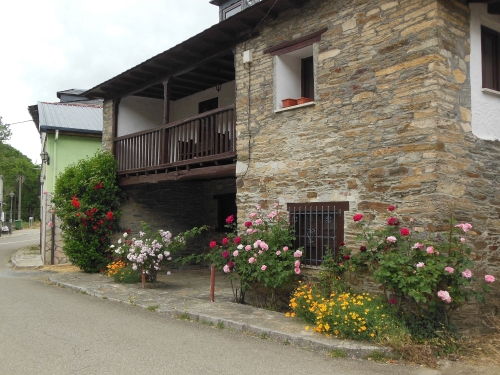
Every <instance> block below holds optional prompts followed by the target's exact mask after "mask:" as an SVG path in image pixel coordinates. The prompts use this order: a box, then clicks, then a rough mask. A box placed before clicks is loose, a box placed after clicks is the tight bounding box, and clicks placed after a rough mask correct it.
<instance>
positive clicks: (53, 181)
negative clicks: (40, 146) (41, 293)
mask: <svg viewBox="0 0 500 375" xmlns="http://www.w3.org/2000/svg"><path fill="white" fill-rule="evenodd" d="M58 138H59V130H56V136H55V137H54V163H53V164H54V167H53V174H52V189H53V190H54V191H53V192H52V193H54V192H55V191H56V173H57V139H58ZM52 197H54V194H52ZM50 204H51V206H52V202H50ZM51 219H52V228H51V232H52V245H51V249H50V264H54V258H55V254H54V253H55V250H56V215H55V214H54V213H52V217H51Z"/></svg>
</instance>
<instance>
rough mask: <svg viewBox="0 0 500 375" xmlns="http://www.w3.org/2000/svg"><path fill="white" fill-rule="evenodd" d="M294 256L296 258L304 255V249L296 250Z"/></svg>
mask: <svg viewBox="0 0 500 375" xmlns="http://www.w3.org/2000/svg"><path fill="white" fill-rule="evenodd" d="M293 256H294V257H295V258H300V257H301V256H302V251H300V250H295V252H294V253H293Z"/></svg>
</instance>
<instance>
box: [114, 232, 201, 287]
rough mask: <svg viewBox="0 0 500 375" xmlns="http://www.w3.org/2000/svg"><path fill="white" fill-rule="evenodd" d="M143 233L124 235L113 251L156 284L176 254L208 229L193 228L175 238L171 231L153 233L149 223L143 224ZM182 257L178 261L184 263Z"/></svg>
mask: <svg viewBox="0 0 500 375" xmlns="http://www.w3.org/2000/svg"><path fill="white" fill-rule="evenodd" d="M141 225H142V229H143V231H140V232H139V238H132V239H130V240H128V239H127V237H128V233H127V232H125V233H123V239H121V238H120V239H119V240H118V247H115V245H111V246H110V248H111V251H114V253H115V254H116V255H118V256H119V257H120V260H121V261H123V262H127V263H129V264H130V265H131V267H132V270H133V271H136V272H137V271H139V272H140V273H141V274H144V275H145V279H147V280H145V281H149V282H155V281H156V275H157V272H158V271H159V270H160V269H162V267H163V266H165V265H166V264H167V262H171V261H172V256H173V255H174V254H179V253H180V252H181V251H182V250H184V249H185V248H186V243H187V241H188V240H189V239H191V238H193V237H195V236H196V235H198V234H200V233H201V232H202V231H204V230H205V229H207V228H206V227H201V228H197V227H195V228H192V229H190V230H187V231H185V232H182V233H179V234H178V235H177V236H175V237H173V236H172V233H170V232H169V231H164V230H162V229H160V230H159V231H156V232H153V231H152V230H151V228H150V227H149V226H148V225H147V223H145V222H142V223H141ZM182 260H183V259H182V257H178V258H177V261H178V262H182Z"/></svg>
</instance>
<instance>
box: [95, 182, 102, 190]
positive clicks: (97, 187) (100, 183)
mask: <svg viewBox="0 0 500 375" xmlns="http://www.w3.org/2000/svg"><path fill="white" fill-rule="evenodd" d="M94 189H95V190H99V189H102V181H99V183H98V184H97V185H95V186H94Z"/></svg>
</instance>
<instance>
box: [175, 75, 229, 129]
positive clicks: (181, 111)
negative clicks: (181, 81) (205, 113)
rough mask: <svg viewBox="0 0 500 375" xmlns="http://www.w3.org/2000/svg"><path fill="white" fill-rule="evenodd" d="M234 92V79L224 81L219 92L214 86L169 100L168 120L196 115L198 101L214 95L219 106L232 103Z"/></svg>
mask: <svg viewBox="0 0 500 375" xmlns="http://www.w3.org/2000/svg"><path fill="white" fill-rule="evenodd" d="M235 96H236V92H235V81H231V82H227V83H224V84H223V85H222V87H221V90H220V92H217V90H216V89H215V87H211V88H209V89H208V90H205V91H201V92H197V93H196V94H193V95H190V96H186V97H185V98H182V99H179V100H176V101H175V102H171V107H170V122H174V121H178V120H182V119H184V118H188V117H192V116H196V115H197V114H198V103H200V102H203V101H205V100H208V99H212V98H215V97H218V98H219V108H223V107H226V106H228V105H231V104H234V100H235Z"/></svg>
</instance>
